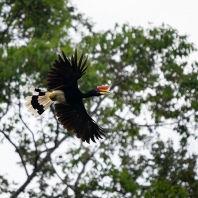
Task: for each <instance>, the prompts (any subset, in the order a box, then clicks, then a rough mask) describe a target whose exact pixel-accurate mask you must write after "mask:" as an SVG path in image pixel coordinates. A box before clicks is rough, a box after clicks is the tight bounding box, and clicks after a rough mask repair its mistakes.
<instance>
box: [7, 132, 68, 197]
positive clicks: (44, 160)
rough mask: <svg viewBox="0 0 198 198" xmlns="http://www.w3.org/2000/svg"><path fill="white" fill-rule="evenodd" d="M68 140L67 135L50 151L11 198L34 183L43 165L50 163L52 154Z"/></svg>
mask: <svg viewBox="0 0 198 198" xmlns="http://www.w3.org/2000/svg"><path fill="white" fill-rule="evenodd" d="M66 138H67V135H65V136H64V137H63V138H62V139H61V140H60V141H57V144H56V146H54V147H53V148H51V149H49V151H48V152H47V154H46V156H45V157H44V158H43V159H42V161H41V162H40V163H39V164H38V165H37V167H36V168H35V169H34V170H33V172H32V174H31V175H30V176H29V177H28V178H27V180H26V181H25V183H24V184H22V186H21V187H20V188H19V189H18V190H17V191H16V192H15V193H14V194H13V195H12V196H11V197H10V198H16V197H17V196H18V195H19V194H20V193H21V192H23V191H24V190H25V188H26V187H27V185H28V184H29V183H30V182H31V181H32V179H33V178H34V177H35V176H36V173H37V172H38V171H40V169H41V168H42V167H43V165H44V164H45V163H46V162H47V161H49V158H50V156H51V154H52V153H53V152H54V151H55V150H56V149H57V148H58V147H59V145H60V144H61V143H62V142H63V141H64V140H65V139H66Z"/></svg>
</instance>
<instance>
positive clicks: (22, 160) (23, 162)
mask: <svg viewBox="0 0 198 198" xmlns="http://www.w3.org/2000/svg"><path fill="white" fill-rule="evenodd" d="M0 132H1V133H2V134H3V135H4V136H5V138H6V139H7V140H8V141H9V142H10V143H11V144H12V145H13V146H14V148H15V149H16V152H17V153H18V154H19V156H20V158H21V162H22V164H23V167H24V169H25V173H26V175H27V176H28V177H29V174H28V171H27V168H26V163H25V161H24V159H23V156H22V154H21V152H20V150H19V149H18V147H17V146H16V144H15V143H14V142H13V141H12V140H11V139H10V137H9V136H8V135H7V134H6V133H5V132H4V131H2V130H0Z"/></svg>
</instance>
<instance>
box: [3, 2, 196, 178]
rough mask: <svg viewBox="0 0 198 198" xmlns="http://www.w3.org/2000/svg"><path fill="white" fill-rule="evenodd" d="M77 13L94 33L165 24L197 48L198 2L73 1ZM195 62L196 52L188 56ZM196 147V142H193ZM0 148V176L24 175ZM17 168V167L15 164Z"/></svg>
mask: <svg viewBox="0 0 198 198" xmlns="http://www.w3.org/2000/svg"><path fill="white" fill-rule="evenodd" d="M72 2H73V4H74V5H76V7H77V8H78V11H79V12H81V13H84V14H85V15H86V16H87V17H89V18H90V19H91V20H92V21H93V22H94V23H95V30H96V31H105V30H108V29H113V27H114V26H115V23H118V24H120V25H121V24H123V23H129V24H130V25H131V26H136V27H137V26H141V27H145V28H146V27H149V23H152V24H153V26H159V25H161V24H162V23H165V24H168V25H170V26H172V27H173V28H175V29H177V30H178V32H179V33H180V34H187V35H189V41H191V42H193V43H194V44H195V46H196V47H197V48H198V0H188V1H187V0H177V1H176V0H73V1H72ZM191 58H192V59H193V60H197V61H198V53H196V54H194V55H193V56H192V57H191ZM193 144H195V143H193ZM3 148H5V147H2V146H0V151H1V152H0V159H2V158H3V159H4V160H3V161H1V162H0V171H1V172H0V173H2V171H3V173H6V172H7V173H8V175H10V176H12V177H13V179H14V178H17V177H18V176H19V175H20V177H22V178H25V175H24V173H23V172H21V171H20V170H19V171H16V170H15V168H13V165H15V163H16V161H17V160H18V158H16V157H15V156H16V155H14V154H13V153H14V149H13V148H12V147H7V148H6V150H5V149H3ZM15 166H16V165H15Z"/></svg>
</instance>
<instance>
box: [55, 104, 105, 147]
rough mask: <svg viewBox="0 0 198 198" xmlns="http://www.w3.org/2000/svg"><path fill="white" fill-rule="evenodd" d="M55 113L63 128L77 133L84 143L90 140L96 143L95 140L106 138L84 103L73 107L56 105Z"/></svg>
mask: <svg viewBox="0 0 198 198" xmlns="http://www.w3.org/2000/svg"><path fill="white" fill-rule="evenodd" d="M55 112H56V115H57V117H58V121H59V122H60V123H61V124H62V125H63V127H64V128H65V129H67V130H68V131H73V132H74V133H76V136H77V137H78V138H80V139H81V140H82V141H83V142H84V141H86V142H87V143H89V142H90V139H91V140H92V141H93V142H95V138H96V139H100V138H101V139H102V136H104V130H103V129H102V128H101V127H100V126H98V125H97V124H96V123H95V122H94V120H93V119H92V118H91V117H90V116H89V115H88V114H87V112H86V110H85V108H84V105H83V103H82V101H81V103H77V104H73V105H71V104H67V103H64V104H63V103H58V104H55Z"/></svg>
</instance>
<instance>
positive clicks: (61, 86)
mask: <svg viewBox="0 0 198 198" xmlns="http://www.w3.org/2000/svg"><path fill="white" fill-rule="evenodd" d="M83 58H84V55H83V53H82V54H81V57H80V59H79V62H78V60H77V50H75V53H74V55H73V56H72V57H71V61H69V60H68V58H67V57H66V56H65V54H64V52H62V57H61V56H60V55H59V56H58V59H59V60H55V63H54V64H53V67H52V68H51V70H50V71H49V73H48V76H47V86H48V88H49V89H55V90H65V89H66V88H67V87H69V86H70V85H71V84H72V83H73V82H74V80H75V81H76V80H78V79H79V78H81V77H82V75H84V74H85V73H86V69H87V67H88V65H87V59H88V57H86V58H85V59H84V60H83Z"/></svg>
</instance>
